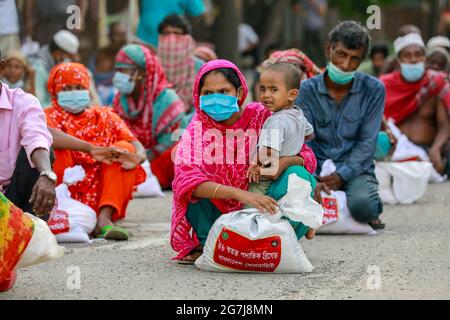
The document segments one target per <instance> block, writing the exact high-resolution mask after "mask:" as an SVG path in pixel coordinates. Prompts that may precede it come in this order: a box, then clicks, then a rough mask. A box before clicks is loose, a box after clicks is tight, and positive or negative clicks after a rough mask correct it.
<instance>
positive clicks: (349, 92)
mask: <svg viewBox="0 0 450 320" xmlns="http://www.w3.org/2000/svg"><path fill="white" fill-rule="evenodd" d="M369 48H370V36H369V34H368V31H367V30H366V29H365V28H364V27H363V26H361V25H360V24H358V23H356V22H354V21H344V22H342V23H340V24H339V25H337V26H336V27H335V28H334V29H333V30H332V31H331V32H330V34H329V36H328V41H327V44H326V55H327V58H328V60H329V64H328V67H327V71H326V72H325V73H324V74H322V75H319V76H316V77H314V78H312V79H310V80H307V81H305V82H303V83H302V85H301V89H300V95H299V98H298V100H297V104H298V105H300V106H302V108H303V111H304V113H305V116H306V118H307V119H308V121H309V122H310V123H311V124H312V125H313V126H314V129H315V133H316V139H315V140H314V141H312V142H311V143H310V146H311V147H312V149H313V150H314V152H315V154H316V157H317V160H318V162H319V167H318V171H317V175H318V174H319V173H320V171H321V168H322V165H323V163H324V162H325V160H327V159H331V160H333V162H334V163H335V165H336V168H337V171H336V173H334V174H332V175H330V176H327V177H323V178H318V180H319V183H318V185H317V188H316V190H315V194H316V200H318V201H319V202H321V200H322V199H321V197H320V193H321V192H322V191H325V192H327V193H330V190H342V191H345V193H346V194H347V199H348V207H349V209H350V211H351V213H352V216H353V217H354V218H355V219H356V220H357V221H359V222H362V223H369V224H370V225H372V227H373V228H375V229H380V228H384V224H382V223H381V221H380V219H379V216H380V214H381V213H382V211H383V204H382V201H381V199H380V197H379V195H378V181H377V179H376V177H375V173H374V171H375V165H374V161H373V159H374V154H375V150H376V144H377V138H378V133H379V131H380V128H381V122H382V119H383V113H384V103H385V96H386V93H385V89H384V86H383V84H382V83H381V82H380V81H378V80H377V79H375V78H373V77H370V76H368V75H365V74H363V73H360V72H357V71H356V70H357V69H358V68H359V66H360V64H361V62H362V61H363V60H364V58H365V56H366V55H367V52H368V50H369Z"/></svg>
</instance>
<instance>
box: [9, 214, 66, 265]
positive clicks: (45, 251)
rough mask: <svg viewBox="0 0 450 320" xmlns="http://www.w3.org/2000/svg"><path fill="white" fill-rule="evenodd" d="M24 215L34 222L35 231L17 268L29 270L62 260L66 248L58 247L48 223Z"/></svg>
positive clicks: (29, 215)
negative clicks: (40, 264) (41, 264)
mask: <svg viewBox="0 0 450 320" xmlns="http://www.w3.org/2000/svg"><path fill="white" fill-rule="evenodd" d="M24 214H25V215H26V216H27V217H28V218H30V219H31V220H32V221H33V222H34V231H33V236H32V237H31V240H30V243H29V244H28V246H27V248H26V249H25V252H24V253H23V255H22V257H21V258H20V261H19V263H18V264H17V267H18V268H19V269H20V268H28V267H30V266H33V265H35V264H39V263H44V262H48V261H51V260H55V259H59V258H61V257H62V256H63V255H64V248H63V247H60V246H58V243H57V242H56V238H55V236H54V235H53V233H52V232H51V231H50V228H49V227H48V225H47V223H45V221H43V220H41V219H39V218H37V217H35V216H33V215H31V214H29V213H24Z"/></svg>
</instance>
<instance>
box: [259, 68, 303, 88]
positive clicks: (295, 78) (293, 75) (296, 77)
mask: <svg viewBox="0 0 450 320" xmlns="http://www.w3.org/2000/svg"><path fill="white" fill-rule="evenodd" d="M268 70H272V71H277V72H280V73H281V74H283V76H284V80H285V82H286V87H287V89H288V90H295V89H299V88H300V84H301V82H302V73H301V72H300V70H298V69H297V67H296V66H294V65H293V64H292V63H287V62H277V63H274V64H272V65H271V66H270V67H268V68H267V69H266V70H264V72H266V71H268ZM264 72H263V73H264Z"/></svg>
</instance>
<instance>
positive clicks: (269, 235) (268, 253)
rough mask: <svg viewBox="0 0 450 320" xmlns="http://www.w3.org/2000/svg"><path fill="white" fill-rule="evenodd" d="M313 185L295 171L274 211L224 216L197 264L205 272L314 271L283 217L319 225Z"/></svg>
mask: <svg viewBox="0 0 450 320" xmlns="http://www.w3.org/2000/svg"><path fill="white" fill-rule="evenodd" d="M310 194H311V186H310V184H309V183H308V182H307V181H305V180H303V179H301V178H299V177H298V176H297V175H295V174H292V175H290V176H289V182H288V192H287V194H286V196H285V197H284V198H282V199H281V200H280V201H279V212H278V213H277V214H276V215H269V214H262V213H260V212H259V211H258V210H256V209H247V210H242V211H236V212H232V213H229V214H225V215H223V216H221V217H220V218H219V219H218V220H217V221H216V223H215V224H214V226H213V227H212V228H211V230H210V232H209V235H208V238H207V240H206V245H205V248H204V250H203V255H202V256H201V257H200V258H199V259H198V260H197V261H196V263H195V265H196V266H197V267H198V268H199V269H201V270H204V271H216V272H254V273H259V272H262V273H303V272H311V271H312V270H313V266H312V264H311V263H310V262H309V260H308V258H307V257H306V255H305V253H304V252H303V250H302V247H301V246H300V243H299V241H298V240H297V236H296V234H295V232H294V229H293V227H292V226H291V224H290V223H289V222H288V221H287V220H286V219H283V217H286V218H289V219H291V220H292V221H297V222H302V223H303V224H304V225H306V226H308V227H310V228H312V229H317V228H318V227H319V226H320V225H321V223H322V220H323V210H322V207H321V206H320V205H319V204H318V203H317V202H315V201H314V200H313V199H311V197H310Z"/></svg>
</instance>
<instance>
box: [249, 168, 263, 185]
mask: <svg viewBox="0 0 450 320" xmlns="http://www.w3.org/2000/svg"><path fill="white" fill-rule="evenodd" d="M260 177H261V166H260V165H259V164H251V165H250V167H249V168H248V171H247V178H248V182H249V183H253V182H254V183H259V179H260Z"/></svg>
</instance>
